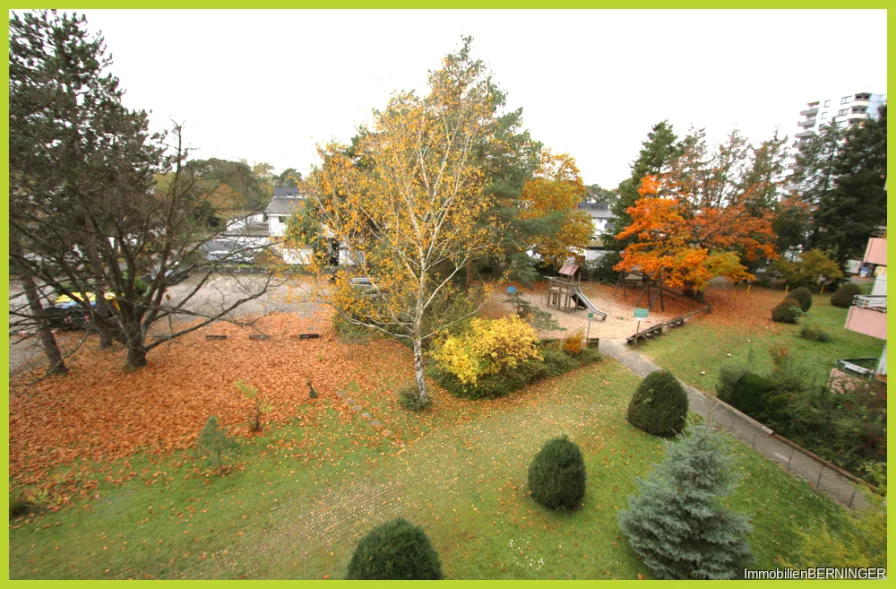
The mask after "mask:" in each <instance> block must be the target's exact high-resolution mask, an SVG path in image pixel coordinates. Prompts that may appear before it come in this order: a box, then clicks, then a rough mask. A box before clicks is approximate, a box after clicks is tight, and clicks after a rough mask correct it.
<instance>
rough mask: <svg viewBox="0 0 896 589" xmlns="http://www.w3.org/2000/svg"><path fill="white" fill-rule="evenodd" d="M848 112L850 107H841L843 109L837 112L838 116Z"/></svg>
mask: <svg viewBox="0 0 896 589" xmlns="http://www.w3.org/2000/svg"><path fill="white" fill-rule="evenodd" d="M848 112H849V109H848V108H841V109H840V110H839V111H838V112H837V116H841V117H842V116H843V115H845V114H846V113H848Z"/></svg>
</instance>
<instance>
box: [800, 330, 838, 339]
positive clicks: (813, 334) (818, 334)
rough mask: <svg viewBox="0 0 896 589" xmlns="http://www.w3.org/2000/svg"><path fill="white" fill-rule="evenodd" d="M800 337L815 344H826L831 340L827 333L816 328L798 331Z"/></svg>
mask: <svg viewBox="0 0 896 589" xmlns="http://www.w3.org/2000/svg"><path fill="white" fill-rule="evenodd" d="M800 337H801V338H803V339H807V340H812V341H816V342H827V341H830V340H831V335H830V334H829V333H828V332H826V331H824V330H822V329H818V328H816V327H804V328H803V329H802V330H800Z"/></svg>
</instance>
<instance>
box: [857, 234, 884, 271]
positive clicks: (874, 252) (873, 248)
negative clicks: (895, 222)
mask: <svg viewBox="0 0 896 589" xmlns="http://www.w3.org/2000/svg"><path fill="white" fill-rule="evenodd" d="M875 234H876V237H872V238H871V239H869V240H868V245H867V246H866V247H865V256H864V257H863V258H862V261H863V262H865V263H866V264H875V265H877V266H886V265H887V234H886V230H883V232H879V231H878V232H875Z"/></svg>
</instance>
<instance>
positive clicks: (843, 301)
mask: <svg viewBox="0 0 896 589" xmlns="http://www.w3.org/2000/svg"><path fill="white" fill-rule="evenodd" d="M860 294H862V290H861V289H860V288H859V285H858V284H853V283H852V282H847V283H846V284H844V285H843V286H841V287H840V288H838V289H837V292H835V293H834V294H832V295H831V304H832V305H834V306H835V307H841V308H843V309H848V308H849V307H851V306H852V300H853V298H855V296H856V295H860Z"/></svg>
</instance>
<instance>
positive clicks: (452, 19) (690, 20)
mask: <svg viewBox="0 0 896 589" xmlns="http://www.w3.org/2000/svg"><path fill="white" fill-rule="evenodd" d="M83 12H84V13H85V14H86V15H87V19H88V24H89V26H90V28H91V30H93V31H102V33H103V35H104V36H105V38H106V43H107V45H108V47H109V50H110V51H111V52H112V54H113V56H114V60H115V63H114V65H113V69H112V72H113V73H114V74H115V75H116V76H118V78H119V79H120V80H121V84H122V87H123V88H125V89H126V90H127V95H126V98H125V100H126V104H127V105H128V106H129V107H131V108H143V109H147V110H151V111H152V120H153V124H154V126H156V127H158V128H161V127H163V126H165V125H167V124H168V121H169V120H170V119H174V120H177V121H179V122H184V123H186V130H187V140H188V142H189V143H190V144H191V145H192V146H194V147H196V148H198V150H199V151H198V152H197V154H196V155H197V157H202V158H209V157H219V158H226V159H245V160H247V161H248V162H249V163H256V162H261V161H265V162H269V163H270V164H272V165H274V166H275V168H276V169H277V171H279V170H282V169H284V168H286V167H295V168H297V169H299V170H300V171H303V172H304V171H306V170H307V169H309V168H310V166H311V165H312V164H313V163H315V161H316V153H315V150H314V146H315V144H316V143H318V142H322V141H326V140H329V139H339V140H343V141H347V140H348V139H350V138H351V136H352V135H353V134H354V130H355V128H356V127H357V126H358V125H359V124H361V123H363V122H366V121H368V120H369V119H370V111H371V109H372V108H379V107H382V106H384V105H385V103H386V101H387V99H388V96H389V93H390V92H391V91H392V90H395V89H417V90H420V91H422V90H424V89H425V84H426V73H427V71H428V70H430V69H435V68H437V67H439V64H440V59H441V58H442V56H444V55H445V54H446V53H448V52H450V51H451V50H453V49H455V48H456V47H457V46H458V43H459V39H460V36H461V35H472V36H473V37H474V54H475V56H476V57H478V58H480V59H483V60H484V61H486V62H487V63H488V64H489V66H490V68H491V69H492V71H493V72H494V75H495V79H496V80H497V82H498V83H499V85H500V86H501V87H502V88H503V89H504V90H505V91H506V92H507V94H508V107H509V108H517V107H523V116H524V123H525V126H526V127H528V128H529V129H530V130H531V131H532V134H533V136H534V137H535V138H537V139H539V140H541V141H543V142H544V143H545V145H546V146H548V147H551V148H552V149H554V150H555V151H558V152H567V153H570V154H571V155H572V156H573V157H575V159H576V161H577V162H578V165H579V168H580V169H581V171H582V177H583V179H584V180H585V182H586V183H587V184H593V183H599V184H600V185H601V186H604V187H607V188H612V187H615V186H616V185H617V184H618V183H619V182H620V181H621V180H623V179H625V178H626V177H627V176H628V174H629V164H630V163H631V161H632V160H633V159H634V158H635V157H636V156H637V153H638V150H639V148H640V144H641V142H642V141H643V140H644V138H645V137H646V135H647V132H648V131H649V130H650V128H651V127H652V126H653V124H654V123H656V122H658V121H661V120H663V119H669V121H670V122H671V123H672V125H673V126H674V128H675V130H676V132H678V133H679V135H681V134H683V133H685V132H686V131H687V129H688V127H689V126H690V125H694V126H697V127H705V128H706V130H707V135H708V137H709V138H710V140H719V139H721V138H722V137H723V136H724V135H725V134H727V133H728V132H729V131H731V130H732V129H733V128H735V127H737V128H738V129H740V130H741V131H742V132H743V133H745V134H746V135H747V136H748V137H749V138H751V139H752V140H754V141H759V140H761V139H763V138H766V137H768V136H770V135H771V134H772V133H773V131H774V129H775V127H776V126H778V127H780V129H781V131H782V132H783V133H786V134H787V135H789V136H792V135H793V133H794V132H795V128H796V123H797V121H798V119H799V111H800V110H801V108H802V107H803V106H804V105H805V103H806V102H808V101H810V100H813V99H818V98H821V97H823V95H825V96H827V95H830V96H839V94H840V93H843V94H846V93H851V92H856V91H862V90H866V89H867V90H869V91H871V92H885V91H886V83H887V78H886V71H887V70H886V65H887V61H886V55H887V29H886V11H884V10H864V11H860V10H856V11H835V10H817V11H733V10H730V11H685V10H681V11H660V10H639V11H611V10H594V11H579V10H576V11H572V10H565V11H559V10H558V11H524V10H518V11H466V10H457V11H398V10H389V11H360V10H357V11H356V10H341V11H310V10H309V11H305V10H295V11H283V10H277V11H274V10H257V11H237V10H212V11H171V10H158V11H136V10H89V11H83Z"/></svg>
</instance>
